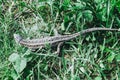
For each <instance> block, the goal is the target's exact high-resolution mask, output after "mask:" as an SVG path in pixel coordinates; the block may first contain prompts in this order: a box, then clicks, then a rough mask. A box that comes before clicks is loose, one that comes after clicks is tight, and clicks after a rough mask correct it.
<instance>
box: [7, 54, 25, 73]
mask: <svg viewBox="0 0 120 80" xmlns="http://www.w3.org/2000/svg"><path fill="white" fill-rule="evenodd" d="M8 60H9V61H10V62H12V63H13V66H14V68H15V70H16V71H17V73H20V72H22V71H23V69H24V68H25V67H26V65H27V59H26V58H24V57H21V56H20V55H19V54H17V53H13V54H12V55H10V57H9V59H8Z"/></svg>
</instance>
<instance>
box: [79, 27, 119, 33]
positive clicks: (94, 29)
mask: <svg viewBox="0 0 120 80" xmlns="http://www.w3.org/2000/svg"><path fill="white" fill-rule="evenodd" d="M92 31H119V29H110V28H90V29H86V30H83V31H81V32H80V33H81V34H85V33H89V32H92Z"/></svg>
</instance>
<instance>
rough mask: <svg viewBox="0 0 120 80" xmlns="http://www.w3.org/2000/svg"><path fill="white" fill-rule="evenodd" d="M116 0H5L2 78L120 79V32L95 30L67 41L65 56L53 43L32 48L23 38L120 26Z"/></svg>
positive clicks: (0, 21)
mask: <svg viewBox="0 0 120 80" xmlns="http://www.w3.org/2000/svg"><path fill="white" fill-rule="evenodd" d="M119 3H120V1H117V0H107V1H106V0H76V1H74V0H34V1H32V0H26V1H21V0H11V1H9V0H3V1H0V12H1V13H0V80H17V79H18V80H41V79H43V80H44V79H47V80H50V79H51V80H120V41H119V38H120V37H119V35H120V32H110V31H96V32H92V33H89V34H86V35H82V36H81V37H77V38H76V39H74V40H70V41H68V42H65V44H64V45H63V47H62V50H61V54H62V56H61V57H58V55H57V54H55V51H56V50H53V49H52V48H50V46H49V45H48V47H46V49H42V50H40V51H39V52H31V51H30V50H29V49H28V48H25V47H24V46H20V45H18V44H17V43H16V42H15V40H14V38H13V34H14V33H19V34H20V35H22V36H23V37H24V38H31V39H32V38H38V37H39V38H40V37H43V36H51V35H54V33H53V29H54V28H56V29H57V30H58V32H59V33H60V34H72V33H75V32H79V31H81V30H84V29H88V28H92V27H107V28H118V29H119V28H120V27H119V26H120V18H119V13H120V4H119Z"/></svg>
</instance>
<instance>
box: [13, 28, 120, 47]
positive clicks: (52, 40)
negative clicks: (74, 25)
mask: <svg viewBox="0 0 120 80" xmlns="http://www.w3.org/2000/svg"><path fill="white" fill-rule="evenodd" d="M93 31H119V29H110V28H90V29H86V30H82V31H80V32H78V33H74V34H69V35H55V36H50V37H44V38H40V39H30V40H27V39H23V38H22V37H21V36H20V35H19V34H14V39H15V41H16V42H17V43H19V44H20V45H23V46H26V47H28V48H32V49H38V48H40V47H45V46H46V44H50V45H51V46H56V45H58V44H59V43H61V42H65V41H68V40H71V39H73V38H76V37H77V36H82V35H83V34H85V33H88V32H93Z"/></svg>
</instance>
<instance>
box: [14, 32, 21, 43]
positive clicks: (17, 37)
mask: <svg viewBox="0 0 120 80" xmlns="http://www.w3.org/2000/svg"><path fill="white" fill-rule="evenodd" d="M14 39H15V41H16V43H19V42H20V41H21V40H22V37H21V36H20V35H19V34H14Z"/></svg>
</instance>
